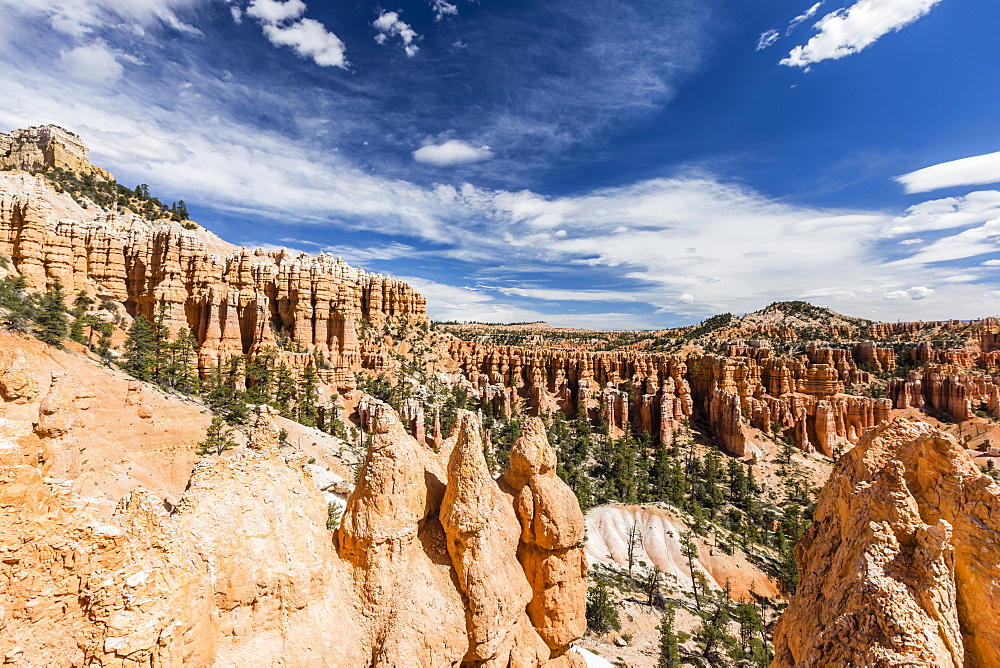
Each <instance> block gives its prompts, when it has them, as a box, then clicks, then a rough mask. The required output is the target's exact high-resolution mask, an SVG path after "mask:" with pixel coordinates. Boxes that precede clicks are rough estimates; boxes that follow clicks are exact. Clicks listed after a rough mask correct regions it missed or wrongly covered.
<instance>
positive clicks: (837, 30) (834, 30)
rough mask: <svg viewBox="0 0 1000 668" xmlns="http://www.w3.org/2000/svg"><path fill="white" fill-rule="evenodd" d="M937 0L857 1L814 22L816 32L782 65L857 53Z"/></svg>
mask: <svg viewBox="0 0 1000 668" xmlns="http://www.w3.org/2000/svg"><path fill="white" fill-rule="evenodd" d="M940 1H941V0H858V1H857V2H856V3H854V4H853V5H851V6H850V7H845V8H842V9H838V10H836V11H834V12H830V13H829V14H827V15H826V16H824V17H823V18H821V19H820V20H819V21H818V22H817V23H816V30H817V31H818V33H817V34H816V35H814V36H813V37H812V38H810V39H809V41H808V42H806V44H804V45H801V46H797V47H795V48H794V49H792V50H791V52H790V53H789V54H788V57H787V58H784V59H782V61H781V64H782V65H788V66H789V67H809V66H810V65H811V64H813V63H818V62H820V61H823V60H828V59H838V58H843V57H844V56H849V55H851V54H854V53H857V52H859V51H861V50H863V49H865V48H867V47H869V46H871V45H872V44H874V43H875V42H876V40H878V39H879V38H880V37H882V36H883V35H885V34H886V33H889V32H894V31H896V30H899V29H901V28H903V27H905V26H907V25H909V24H910V23H913V22H914V21H916V20H917V19H919V18H920V17H922V16H924V15H925V14H927V12H929V11H930V10H931V8H932V7H934V5H936V4H938V3H939V2H940Z"/></svg>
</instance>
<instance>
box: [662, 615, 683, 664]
mask: <svg viewBox="0 0 1000 668" xmlns="http://www.w3.org/2000/svg"><path fill="white" fill-rule="evenodd" d="M676 615H677V612H676V610H674V606H673V604H671V605H668V606H667V611H666V612H664V613H663V618H662V619H661V620H660V626H659V629H660V658H659V659H658V660H657V662H656V668H679V667H680V665H681V653H680V650H681V643H680V638H679V637H678V636H677V632H676V631H675V630H674V620H675V618H676Z"/></svg>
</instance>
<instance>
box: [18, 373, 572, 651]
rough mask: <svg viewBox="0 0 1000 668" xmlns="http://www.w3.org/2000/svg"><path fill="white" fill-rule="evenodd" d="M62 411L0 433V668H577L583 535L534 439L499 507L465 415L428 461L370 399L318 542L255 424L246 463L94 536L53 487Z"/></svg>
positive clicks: (218, 470) (62, 396) (136, 510)
mask: <svg viewBox="0 0 1000 668" xmlns="http://www.w3.org/2000/svg"><path fill="white" fill-rule="evenodd" d="M77 395H78V392H76V391H75V390H74V389H73V385H72V383H71V382H70V381H69V379H68V378H66V377H63V376H56V377H54V378H53V383H52V388H51V389H50V390H49V391H48V393H47V395H46V398H45V399H44V400H43V401H42V403H41V409H40V414H41V415H42V416H43V417H42V420H41V422H40V423H39V424H38V425H37V426H35V425H32V424H31V423H30V422H18V421H13V420H0V563H2V566H0V650H2V652H3V654H4V658H5V662H7V663H13V664H16V665H32V666H34V665H165V666H180V665H263V664H272V663H277V662H280V663H282V664H286V665H331V666H344V667H345V668H346V667H353V666H364V665H370V666H386V667H388V666H403V665H406V666H410V665H420V666H427V667H432V666H445V665H455V666H457V665H459V664H463V662H465V665H483V666H541V665H547V666H553V667H559V666H562V667H566V666H572V665H578V664H579V661H580V657H579V656H578V655H576V654H572V653H568V649H569V643H570V642H571V641H573V640H575V639H576V638H578V637H579V636H580V635H581V634H582V632H583V630H584V627H585V622H584V621H583V607H584V597H585V572H584V570H583V568H582V566H581V564H582V550H580V548H579V547H578V546H577V543H579V541H580V539H581V538H582V518H581V515H580V510H579V507H578V506H577V504H576V501H575V499H574V498H573V496H572V494H568V489H566V488H565V487H564V486H562V487H560V485H562V483H561V482H559V481H558V479H555V480H553V479H551V478H550V477H549V476H550V475H552V473H553V472H552V470H551V464H552V461H551V458H552V451H551V448H550V447H549V446H548V444H547V443H546V442H545V441H544V435H541V440H539V439H538V436H539V434H537V433H534V432H533V434H532V436H531V439H530V447H529V446H528V445H525V446H522V447H520V448H519V452H520V453H521V454H519V456H518V459H517V465H516V467H515V469H512V471H511V472H510V473H509V475H508V478H509V479H511V480H513V481H514V482H515V484H516V485H519V487H517V488H516V490H515V488H512V487H509V486H507V484H506V483H505V482H501V483H498V482H497V481H494V480H493V479H492V478H491V477H490V476H489V473H488V469H487V468H486V463H485V459H484V455H483V450H482V441H481V440H480V437H479V432H480V430H481V427H480V425H479V424H478V421H477V420H476V418H475V417H474V416H473V415H472V414H471V413H463V414H462V416H461V418H460V423H459V426H458V428H457V433H456V434H455V435H453V436H452V438H451V439H449V440H450V443H448V444H444V445H442V447H441V449H440V452H435V451H433V450H431V449H428V448H426V447H425V446H423V445H421V444H419V443H418V442H417V441H416V440H415V439H413V438H412V437H410V436H409V435H407V434H406V433H405V431H404V430H403V426H402V423H401V422H400V420H399V418H398V416H396V415H395V413H394V412H393V411H392V409H391V408H389V407H388V405H386V404H383V403H381V402H378V401H375V400H371V399H369V400H367V401H366V402H363V404H362V407H361V410H362V413H363V415H364V417H365V426H366V431H367V432H368V433H371V434H372V444H371V448H370V451H369V454H368V457H367V459H366V461H365V464H364V467H363V470H362V474H361V477H360V480H359V482H358V484H357V485H356V486H355V488H354V490H353V491H352V492H351V495H350V497H349V499H348V503H347V508H346V510H345V512H344V516H343V524H342V526H341V528H340V529H339V530H337V531H335V532H332V533H331V532H330V531H328V530H327V529H326V501H325V499H324V497H323V495H322V493H321V492H320V491H319V490H318V489H317V486H316V485H315V484H314V482H313V480H312V474H311V468H312V467H310V466H309V464H308V463H307V461H306V457H305V456H304V455H303V454H301V453H300V452H299V451H297V450H296V449H294V448H291V447H287V446H282V445H281V444H280V443H279V435H278V430H277V428H276V427H275V425H274V424H273V420H274V417H273V414H272V412H271V410H270V409H268V408H267V407H263V408H262V409H261V410H260V411H259V413H258V417H257V421H256V424H255V426H254V429H253V431H252V433H251V435H250V438H249V442H248V446H247V447H246V448H244V449H241V450H237V451H234V452H233V453H232V454H230V455H229V456H227V457H218V456H209V457H206V458H204V459H202V461H201V463H199V464H198V465H197V466H196V467H195V469H194V471H193V473H192V475H191V478H190V480H189V482H188V485H187V489H186V491H185V492H184V495H183V497H182V498H181V499H180V501H179V502H178V503H177V504H176V505H175V506H174V505H171V506H170V508H171V510H169V511H168V510H165V508H164V505H165V504H164V503H163V502H162V501H161V500H160V499H158V498H156V497H155V496H154V495H153V494H151V493H149V492H148V491H146V490H144V489H141V488H139V489H136V490H134V491H133V492H131V493H129V494H128V495H126V496H125V497H124V498H123V499H122V500H121V501H120V502H119V504H118V508H117V510H116V511H115V513H114V514H113V516H112V517H110V518H103V519H102V518H99V517H98V516H97V515H95V514H94V511H93V510H92V509H91V508H90V506H89V505H88V504H87V503H86V502H85V499H82V498H81V497H80V496H79V495H78V494H77V493H75V492H73V491H72V490H73V483H72V481H71V480H68V479H66V478H63V477H55V475H54V474H55V473H56V462H58V461H59V459H60V457H61V456H63V454H64V453H63V452H62V451H63V450H65V449H68V448H70V447H72V444H71V443H70V442H69V440H68V439H71V438H72V434H73V432H74V430H75V429H77V428H78V427H76V426H74V425H75V423H74V414H75V411H77V410H79V409H78V408H77V407H75V404H74V403H73V398H75V397H76V396H77ZM526 513H531V515H530V516H529V515H526ZM563 519H565V520H566V521H567V523H566V525H565V527H564V526H562V525H561V524H560V526H559V527H553V526H552V525H551V523H552V522H553V521H557V522H560V523H561V522H562V521H563ZM573 541H575V542H573ZM571 542H573V544H572V545H570V544H569V543H571ZM529 548H530V549H531V550H534V552H531V553H530V554H528V555H527V556H525V555H524V554H523V550H524V549H529ZM538 563H540V564H541V565H542V568H541V569H540V571H539V572H537V573H536V572H532V573H530V577H529V574H528V573H526V571H525V568H526V567H528V566H534V565H535V564H538ZM522 564H524V565H522Z"/></svg>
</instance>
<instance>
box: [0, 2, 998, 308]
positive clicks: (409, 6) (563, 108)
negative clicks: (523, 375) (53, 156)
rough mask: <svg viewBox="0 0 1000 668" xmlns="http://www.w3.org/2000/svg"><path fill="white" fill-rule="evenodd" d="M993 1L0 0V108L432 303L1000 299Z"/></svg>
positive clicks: (228, 224) (241, 235) (131, 173)
mask: <svg viewBox="0 0 1000 668" xmlns="http://www.w3.org/2000/svg"><path fill="white" fill-rule="evenodd" d="M997 25H1000V3H997V2H995V0H837V1H835V0H825V1H824V2H820V3H813V2H809V1H808V0H807V1H806V2H798V1H795V2H793V1H791V0H779V1H775V0H730V1H728V2H723V1H722V0H632V1H630V2H621V1H613V0H548V1H547V2H544V3H540V2H536V1H532V0H512V1H500V0H480V1H479V2H469V1H468V0H453V2H448V1H445V0H412V1H405V2H403V1H398V2H394V3H388V4H387V3H369V2H365V1H362V0H354V1H353V2H348V1H341V2H325V1H320V0H285V1H284V2H282V1H281V0H229V1H226V0H47V1H42V0H0V91H3V94H2V95H0V130H9V129H13V128H16V127H23V126H26V125H32V124H39V123H49V122H52V123H58V124H60V125H63V126H65V127H67V128H70V129H72V130H74V131H75V132H77V133H78V134H80V135H81V136H82V137H83V138H84V139H85V140H86V141H87V142H88V143H89V144H90V146H91V150H92V157H93V160H94V162H95V163H97V164H100V165H102V166H105V167H107V168H109V169H111V170H112V171H113V172H114V173H115V174H116V175H117V176H118V178H119V180H121V181H122V182H125V183H127V184H129V185H132V184H134V183H140V182H143V183H148V184H149V185H150V187H151V190H152V191H153V192H154V193H156V194H159V195H160V196H161V198H163V199H166V200H174V199H178V198H183V199H185V200H186V201H187V202H188V206H189V209H190V211H191V213H192V216H193V217H194V218H195V219H196V220H198V221H199V222H202V223H203V224H205V225H206V226H207V227H208V228H210V229H212V230H213V231H215V232H217V233H218V234H220V235H221V236H222V237H224V238H226V239H228V240H230V241H233V242H235V243H240V244H245V245H248V246H249V245H256V244H272V245H284V246H288V247H291V248H296V249H300V250H304V251H307V252H320V251H325V252H332V253H335V254H338V255H341V256H342V257H344V259H345V260H347V261H349V262H351V263H353V264H357V265H360V266H363V267H364V268H366V269H368V270H371V271H381V272H385V273H392V274H395V275H398V276H402V277H404V278H407V280H410V281H411V283H413V284H414V286H415V287H417V288H418V289H419V290H420V291H421V292H423V293H424V294H425V295H426V296H427V297H428V301H429V308H430V312H431V315H432V317H435V318H437V319H459V320H469V319H475V320H488V321H523V320H536V319H545V320H547V321H549V322H551V323H553V324H556V325H563V326H587V327H597V328H656V327H665V326H672V325H679V324H687V323H691V322H697V321H699V320H701V319H703V318H705V317H707V316H709V315H712V314H715V313H720V312H725V311H731V312H737V313H743V312H747V311H751V310H755V309H758V308H760V307H762V306H765V305H766V304H768V303H770V302H771V301H775V300H779V299H807V300H809V301H812V302H814V303H817V304H822V305H826V306H830V307H832V308H834V309H836V310H838V311H841V312H844V313H848V314H852V315H859V316H864V317H871V318H878V319H885V320H896V319H932V318H934V319H936V318H948V317H959V318H973V317H981V316H986V315H992V314H997V313H1000V191H998V188H1000V186H998V184H1000V132H998V130H1000V78H998V77H997V76H996V65H997V63H998V62H1000V41H998V40H996V39H995V27H996V26H997Z"/></svg>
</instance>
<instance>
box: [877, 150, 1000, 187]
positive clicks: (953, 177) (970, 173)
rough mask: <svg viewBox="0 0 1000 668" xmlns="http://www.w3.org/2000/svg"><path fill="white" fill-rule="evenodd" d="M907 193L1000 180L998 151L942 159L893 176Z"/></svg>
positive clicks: (999, 156)
mask: <svg viewBox="0 0 1000 668" xmlns="http://www.w3.org/2000/svg"><path fill="white" fill-rule="evenodd" d="M896 181H898V182H899V183H901V184H902V185H903V187H904V188H905V189H906V192H908V193H923V192H928V191H931V190H938V189H940V188H951V187H954V186H976V185H984V184H987V183H997V182H1000V151H998V152H996V153H987V154H985V155H976V156H972V157H969V158H961V159H959V160H951V161H949V162H942V163H940V164H937V165H931V166H930V167H924V168H923V169H918V170H917V171H915V172H910V173H909V174H903V175H902V176H898V177H896Z"/></svg>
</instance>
